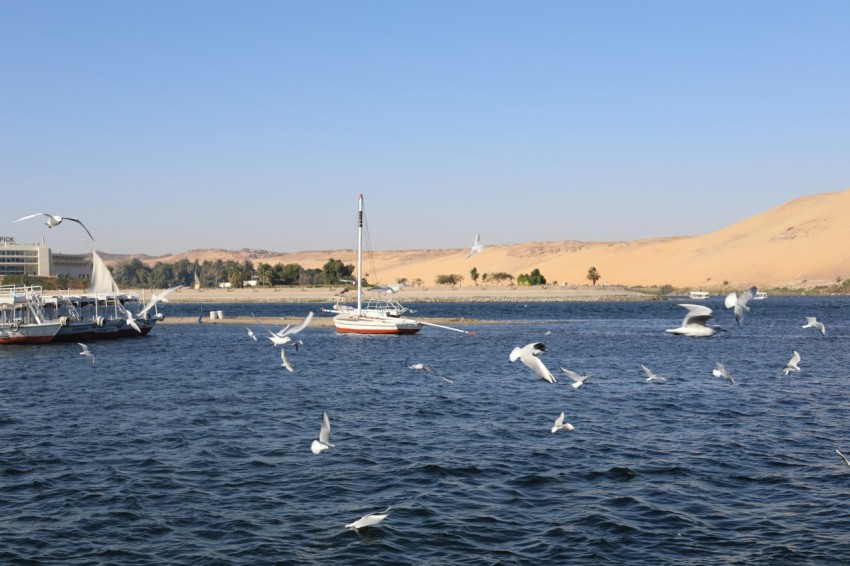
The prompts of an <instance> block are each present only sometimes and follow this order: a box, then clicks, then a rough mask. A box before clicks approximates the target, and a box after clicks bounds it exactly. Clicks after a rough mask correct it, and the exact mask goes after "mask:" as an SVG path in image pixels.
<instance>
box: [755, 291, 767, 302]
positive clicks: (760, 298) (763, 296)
mask: <svg viewBox="0 0 850 566" xmlns="http://www.w3.org/2000/svg"><path fill="white" fill-rule="evenodd" d="M766 298H767V293H765V292H764V291H758V292H756V296H755V297H753V299H756V300H758V301H763V300H764V299H766Z"/></svg>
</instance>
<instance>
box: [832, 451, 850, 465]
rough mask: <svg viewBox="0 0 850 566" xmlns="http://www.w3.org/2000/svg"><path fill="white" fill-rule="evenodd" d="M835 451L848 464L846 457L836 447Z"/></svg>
mask: <svg viewBox="0 0 850 566" xmlns="http://www.w3.org/2000/svg"><path fill="white" fill-rule="evenodd" d="M835 453H836V454H838V455H839V456H841V459H842V460H844V463H845V464H847V465H848V466H850V460H848V459H847V456H845V455H844V454H842V453H841V452H839V450H838V448H836V449H835Z"/></svg>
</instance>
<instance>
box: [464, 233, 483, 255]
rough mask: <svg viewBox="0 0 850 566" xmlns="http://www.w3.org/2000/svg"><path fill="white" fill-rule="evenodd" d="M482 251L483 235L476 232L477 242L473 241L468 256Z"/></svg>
mask: <svg viewBox="0 0 850 566" xmlns="http://www.w3.org/2000/svg"><path fill="white" fill-rule="evenodd" d="M482 251H484V246H482V245H481V236H479V235H478V234H475V242H473V244H472V247H471V248H469V252H468V253H467V254H466V257H472V256H474V255H475V254H477V253H478V252H482Z"/></svg>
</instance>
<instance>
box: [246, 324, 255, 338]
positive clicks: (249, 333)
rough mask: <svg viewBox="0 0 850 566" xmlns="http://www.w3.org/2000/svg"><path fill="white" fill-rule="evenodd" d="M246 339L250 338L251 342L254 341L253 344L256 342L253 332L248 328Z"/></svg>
mask: <svg viewBox="0 0 850 566" xmlns="http://www.w3.org/2000/svg"><path fill="white" fill-rule="evenodd" d="M246 328H247V327H246ZM248 337H249V338H251V339H253V340H254V342H256V341H257V336H256V335H255V334H254V331H253V330H251V329H250V328H248Z"/></svg>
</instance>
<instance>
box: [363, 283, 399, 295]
mask: <svg viewBox="0 0 850 566" xmlns="http://www.w3.org/2000/svg"><path fill="white" fill-rule="evenodd" d="M404 287H405V285H403V284H401V283H398V284H396V285H376V286H375V287H371V288H370V289H369V290H370V291H374V292H376V293H389V294H390V295H392V294H393V293H398V292H399V291H401V290H402V289H404Z"/></svg>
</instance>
